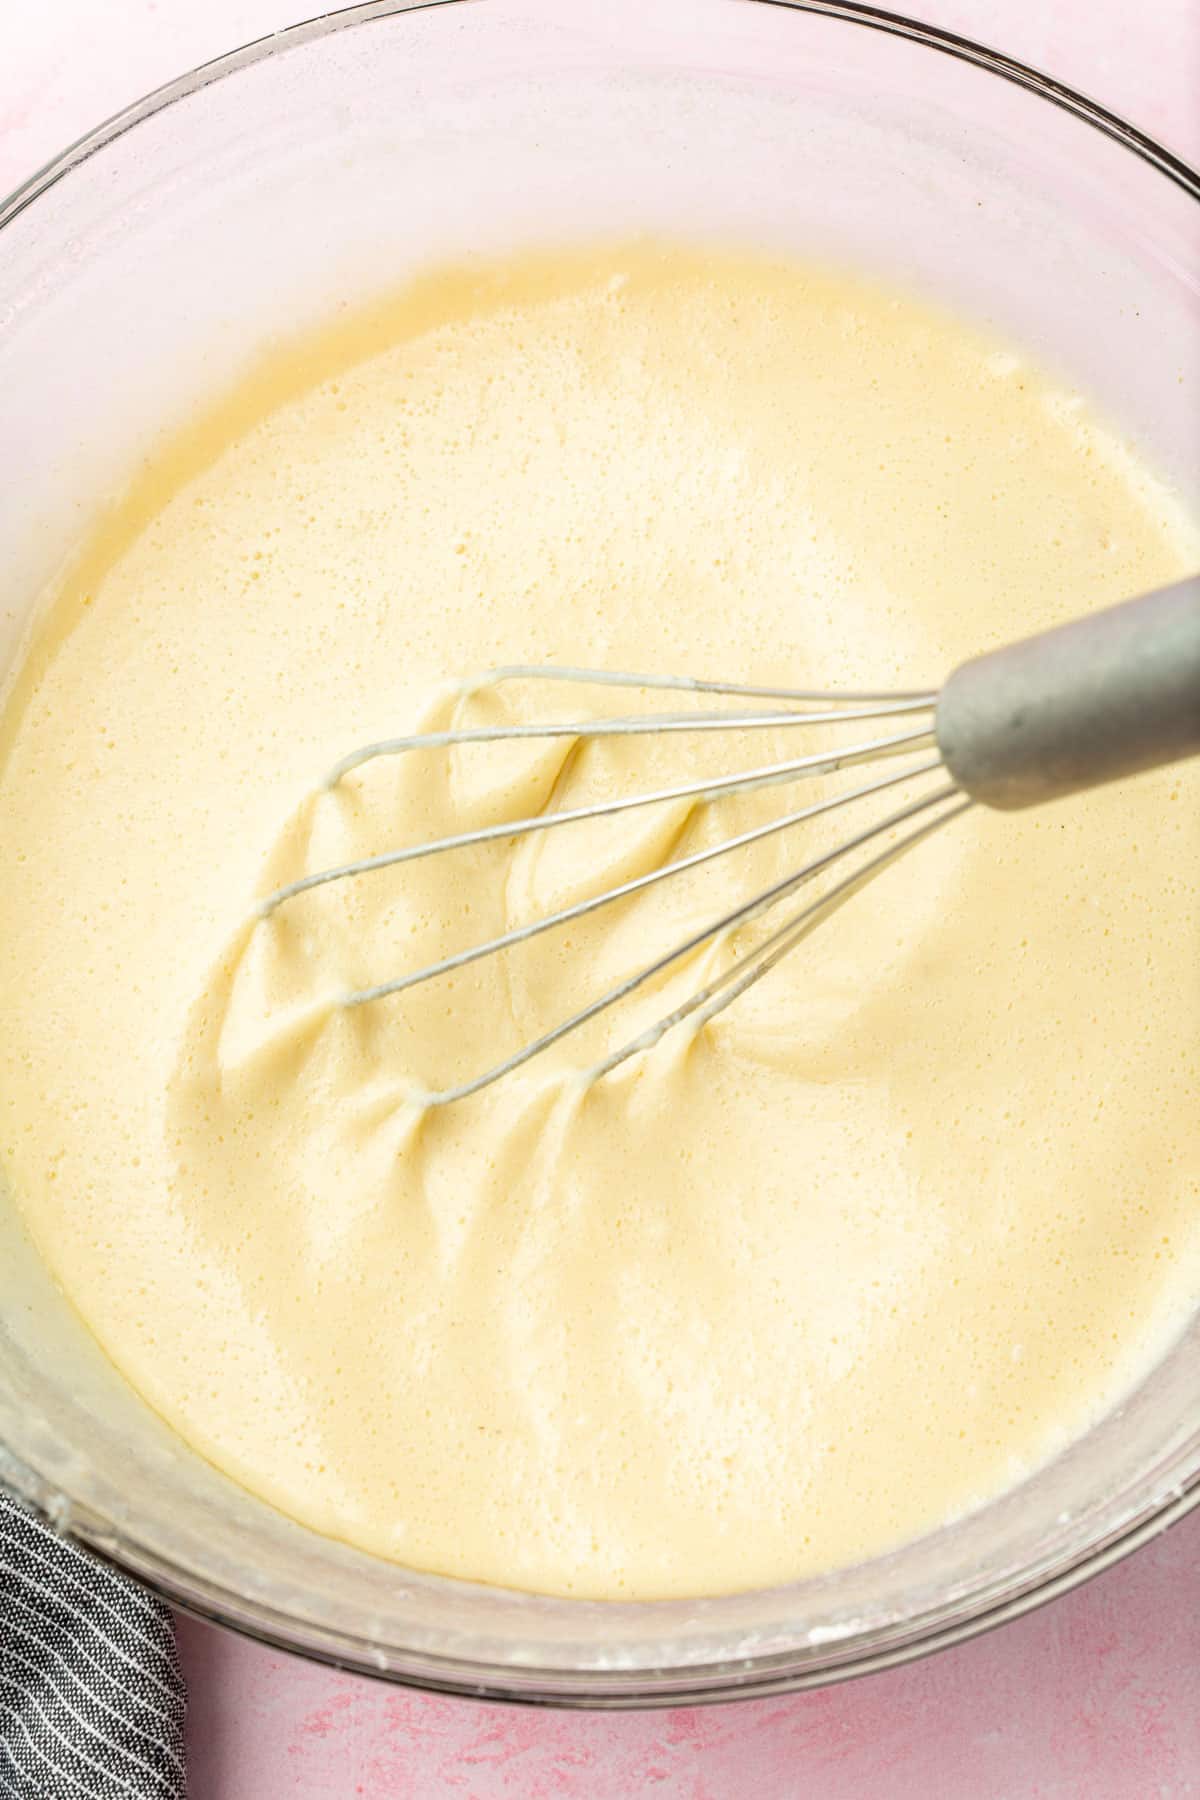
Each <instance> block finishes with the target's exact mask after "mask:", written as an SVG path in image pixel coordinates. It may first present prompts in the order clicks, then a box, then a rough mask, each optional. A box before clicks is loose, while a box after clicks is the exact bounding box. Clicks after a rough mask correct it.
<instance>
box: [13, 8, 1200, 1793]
mask: <svg viewBox="0 0 1200 1800" xmlns="http://www.w3.org/2000/svg"><path fill="white" fill-rule="evenodd" d="M562 3H563V4H564V5H570V4H571V0H562ZM896 3H897V4H900V3H901V0H896ZM913 5H914V7H916V8H917V9H918V10H922V11H923V14H924V16H926V17H928V18H931V19H933V20H934V21H936V22H937V23H938V24H941V25H945V26H948V27H950V28H951V29H954V30H958V31H962V32H965V33H966V34H968V35H970V36H975V37H978V38H980V39H982V40H983V41H984V42H986V43H992V44H996V45H998V46H1000V47H1001V48H1003V49H1005V50H1007V51H1009V52H1010V53H1011V54H1013V55H1015V56H1018V57H1022V58H1024V59H1025V60H1026V61H1029V62H1032V63H1034V64H1035V65H1038V66H1040V67H1042V68H1048V69H1052V70H1053V71H1054V73H1055V74H1057V75H1059V76H1061V77H1062V78H1063V79H1065V80H1066V81H1069V82H1072V83H1074V84H1075V85H1076V86H1078V87H1080V88H1082V89H1083V90H1084V91H1085V92H1089V93H1092V94H1094V95H1095V96H1097V97H1098V98H1099V99H1102V100H1103V101H1105V102H1106V103H1107V104H1108V105H1110V106H1112V107H1114V108H1115V109H1116V110H1117V111H1118V112H1122V113H1124V114H1125V115H1126V116H1127V117H1129V118H1131V119H1133V120H1135V121H1137V122H1138V123H1139V124H1141V125H1143V126H1145V127H1146V128H1147V129H1148V130H1150V131H1151V132H1153V133H1155V134H1156V135H1158V136H1159V137H1162V138H1165V139H1166V141H1167V142H1168V143H1170V144H1172V145H1173V147H1174V148H1176V149H1177V150H1179V151H1181V152H1182V153H1183V154H1184V155H1186V156H1188V157H1190V158H1191V160H1192V161H1194V162H1196V161H1200V5H1198V4H1197V0H1143V3H1142V4H1141V5H1139V6H1137V7H1133V8H1130V7H1128V6H1127V5H1126V4H1125V3H1124V0H1090V3H1089V0H913ZM306 10H308V8H306V6H305V0H200V3H199V4H188V3H187V0H56V4H54V5H53V6H49V5H29V4H26V0H0V192H3V191H6V190H7V189H8V188H9V187H11V186H13V185H15V183H16V182H17V181H18V180H20V179H21V178H22V177H23V176H24V175H26V174H28V173H29V172H30V171H31V170H32V169H34V168H35V167H36V166H37V165H38V164H39V163H41V162H43V161H45V160H46V158H48V157H49V156H50V155H52V154H53V153H54V152H55V151H56V150H58V149H59V148H61V146H62V145H63V144H65V143H66V142H68V141H69V140H70V139H71V138H73V137H75V136H77V135H78V134H79V133H80V132H81V131H83V130H85V129H87V128H88V127H89V126H90V125H92V124H94V123H95V122H96V121H97V120H99V119H100V118H102V117H104V116H105V115H106V114H108V113H111V112H113V111H115V110H116V109H117V108H118V107H119V106H121V105H122V104H124V102H125V101H127V100H129V99H132V98H133V97H135V96H136V95H138V94H140V93H143V92H145V91H146V89H148V88H150V87H153V86H155V85H156V84H157V83H158V82H160V81H163V80H165V79H167V78H168V77H169V76H172V75H175V74H177V73H179V72H180V71H181V70H183V69H185V68H188V67H190V66H192V65H193V64H195V63H197V62H200V61H202V60H204V59H205V58H207V57H209V56H213V55H216V54H218V53H219V52H220V51H222V50H225V49H228V48H230V47H231V46H232V45H234V44H236V43H241V42H244V41H246V40H247V39H250V38H254V37H258V36H261V35H262V34H263V33H264V32H267V31H271V30H274V29H276V28H277V27H279V26H281V25H285V24H289V23H291V21H292V20H293V19H294V18H296V17H301V16H304V13H305V11H306ZM311 10H316V6H315V5H313V6H312V8H311ZM179 1641H180V1648H181V1651H182V1655H183V1662H184V1668H185V1670H186V1672H187V1677H188V1683H189V1689H190V1708H189V1719H188V1741H189V1770H190V1794H191V1800H284V1797H285V1796H287V1797H288V1800H358V1797H360V1796H361V1797H362V1800H401V1797H403V1800H434V1797H436V1796H441V1795H445V1796H464V1797H466V1800H626V1797H627V1796H640V1795H654V1796H661V1797H662V1800H735V1797H736V1800H743V1797H744V1800H1182V1797H1183V1796H1187V1795H1193V1794H1195V1795H1200V1517H1193V1518H1191V1519H1189V1520H1186V1521H1185V1522H1184V1523H1183V1524H1182V1525H1180V1526H1179V1527H1177V1528H1176V1530H1174V1531H1173V1532H1171V1533H1169V1534H1168V1535H1167V1536H1165V1537H1163V1538H1160V1539H1159V1540H1158V1541H1157V1542H1155V1543H1154V1544H1153V1545H1151V1546H1150V1547H1149V1548H1147V1549H1146V1550H1144V1551H1142V1552H1141V1553H1140V1554H1138V1555H1136V1556H1135V1557H1133V1558H1132V1559H1130V1560H1129V1561H1128V1562H1126V1563H1124V1564H1122V1565H1121V1566H1120V1567H1118V1568H1116V1569H1114V1570H1111V1571H1110V1572H1109V1573H1108V1574H1106V1575H1103V1576H1101V1577H1100V1578H1099V1579H1097V1580H1096V1581H1093V1582H1090V1583H1088V1584H1087V1585H1086V1586H1085V1587H1083V1588H1082V1589H1080V1590H1079V1591H1078V1592H1076V1593H1074V1594H1072V1595H1070V1596H1068V1597H1067V1598H1066V1599H1063V1600H1061V1601H1059V1602H1057V1603H1056V1604H1054V1605H1052V1606H1050V1607H1047V1608H1045V1609H1044V1610H1043V1611H1041V1612H1038V1613H1035V1614H1034V1615H1032V1616H1031V1617H1029V1618H1026V1619H1023V1620H1021V1621H1019V1622H1018V1623H1016V1624H1014V1625H1010V1626H1007V1627H1006V1628H1004V1629H1003V1630H1001V1631H999V1632H995V1633H993V1634H992V1635H990V1636H988V1637H986V1638H981V1639H978V1640H977V1641H975V1642H974V1643H971V1644H966V1645H964V1646H962V1647H961V1648H959V1649H957V1650H952V1651H948V1652H946V1653H945V1654H943V1655H941V1656H937V1657H933V1658H931V1659H929V1660H928V1661H925V1662H921V1663H917V1664H914V1665H912V1666H910V1667H908V1668H906V1669H900V1670H895V1671H892V1672H891V1673H889V1674H886V1675H878V1676H873V1677H871V1678H869V1679H867V1680H863V1681H856V1682H851V1683H849V1684H848V1685H846V1686H843V1687H839V1688H831V1689H826V1690H824V1691H822V1692H819V1693H815V1694H805V1695H795V1696H792V1697H790V1698H787V1699H783V1700H772V1701H756V1702H753V1703H749V1704H745V1705H740V1706H737V1705H734V1706H731V1705H726V1706H720V1707H713V1708H709V1709H705V1710H686V1709H681V1710H677V1711H672V1712H664V1713H645V1714H620V1715H612V1716H601V1715H584V1714H551V1713H542V1712H534V1711H526V1710H518V1709H510V1708H505V1707H497V1706H480V1705H476V1704H472V1703H469V1702H466V1701H459V1700H450V1699H442V1698H436V1697H432V1696H428V1695H422V1694H411V1693H406V1692H404V1691H402V1690H399V1689H389V1688H385V1687H383V1686H380V1685H377V1684H375V1683H372V1682H368V1681H364V1680H361V1679H359V1678H357V1677H354V1676H348V1675H339V1674H335V1673H332V1672H330V1671H328V1670H325V1669H321V1668H317V1667H315V1666H312V1665H308V1664H305V1663H303V1662H301V1661H299V1660H297V1659H295V1658H292V1657H287V1656H281V1655H276V1654H274V1653H272V1652H271V1651H268V1650H264V1649H262V1648H260V1647H259V1646H257V1645H253V1644H249V1643H245V1642H243V1641H241V1640H239V1639H238V1638H235V1637H233V1636H232V1635H231V1634H229V1633H226V1632H222V1631H217V1630H214V1629H213V1628H212V1627H210V1626H206V1625H200V1624H197V1623H196V1622H194V1621H192V1620H187V1619H181V1620H180V1626H179Z"/></svg>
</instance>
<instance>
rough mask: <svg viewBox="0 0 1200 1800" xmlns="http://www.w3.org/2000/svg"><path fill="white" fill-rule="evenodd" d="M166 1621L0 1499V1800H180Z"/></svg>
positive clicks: (179, 1686)
mask: <svg viewBox="0 0 1200 1800" xmlns="http://www.w3.org/2000/svg"><path fill="white" fill-rule="evenodd" d="M183 1706H184V1689H183V1676H182V1674H181V1673H180V1669H179V1659H178V1657H177V1655H176V1653H175V1634H174V1631H173V1630H172V1626H171V1615H170V1613H169V1612H168V1611H167V1609H166V1607H165V1606H163V1605H161V1604H160V1603H159V1602H158V1601H157V1600H155V1599H154V1598H153V1597H152V1596H151V1595H149V1594H147V1593H146V1592H144V1590H143V1589H141V1588H139V1587H138V1586H137V1585H136V1584H135V1583H134V1582H132V1581H128V1580H127V1579H126V1578H125V1577H124V1576H123V1575H118V1574H116V1573H115V1572H114V1571H113V1570H111V1569H109V1568H106V1567H105V1565H104V1564H103V1563H100V1562H97V1561H95V1559H94V1558H92V1557H90V1556H87V1555H85V1554H84V1552H83V1551H81V1550H77V1549H76V1548H75V1546H74V1545H73V1544H69V1543H67V1542H66V1541H65V1540H64V1539H62V1538H59V1537H56V1536H55V1535H54V1533H53V1532H52V1531H50V1530H49V1529H48V1528H47V1527H46V1526H44V1525H43V1524H42V1523H41V1521H40V1520H38V1519H37V1518H35V1517H34V1515H33V1514H32V1513H31V1512H28V1511H27V1510H26V1509H25V1508H24V1507H22V1506H18V1505H17V1504H16V1503H15V1502H14V1501H12V1500H9V1499H8V1498H7V1497H6V1496H5V1495H3V1494H0V1800H182V1797H183V1794H184V1787H185V1777H184V1764H183Z"/></svg>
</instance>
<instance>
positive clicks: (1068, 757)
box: [937, 576, 1200, 811]
mask: <svg viewBox="0 0 1200 1800" xmlns="http://www.w3.org/2000/svg"><path fill="white" fill-rule="evenodd" d="M937 740H938V745H939V747H940V749H941V753H942V758H943V760H944V762H945V764H946V766H947V768H948V769H949V771H950V773H951V774H952V775H953V777H954V779H955V780H956V781H957V783H958V785H959V787H961V788H962V789H963V790H964V792H965V793H968V794H970V795H971V796H972V798H973V799H975V800H980V801H982V802H983V804H984V805H985V806H995V807H1000V808H1002V809H1004V810H1005V811H1010V810H1015V809H1016V808H1018V807H1022V806H1037V805H1039V804H1040V803H1041V802H1042V801H1043V800H1056V799H1058V798H1059V796H1060V795H1064V794H1074V793H1078V792H1079V791H1080V790H1081V789H1083V788H1090V787H1098V786H1099V785H1100V784H1101V783H1102V782H1105V781H1115V780H1117V779H1118V778H1119V777H1121V776H1124V775H1136V774H1137V773H1138V771H1139V770H1142V769H1151V768H1156V767H1158V766H1159V765H1160V764H1163V763H1170V762H1179V761H1181V760H1182V759H1183V758H1184V757H1186V756H1195V755H1197V754H1200V576H1193V577H1191V578H1190V579H1189V580H1187V581H1180V582H1177V583H1176V584H1175V586H1173V587H1167V588H1159V589H1158V590H1157V591H1156V592H1155V593H1152V594H1145V595H1143V596H1142V597H1141V598H1140V599H1137V600H1126V601H1124V602H1123V603H1122V604H1121V605H1120V606H1112V607H1109V608H1107V609H1106V610H1105V611H1103V612H1098V613H1093V614H1092V615H1091V616H1090V617H1088V618H1083V619H1076V620H1074V621H1072V623H1071V624H1069V625H1061V626H1059V627H1058V628H1057V629H1056V630H1053V631H1046V632H1042V633H1041V634H1040V635H1039V636H1037V637H1032V638H1025V639H1024V640H1023V641H1022V642H1021V643H1018V644H1010V645H1007V646H1006V647H1005V648H1004V649H1003V650H993V651H991V652H989V653H988V654H987V655H985V656H977V657H974V658H972V660H971V661H970V662H966V663H963V664H962V666H961V668H958V669H956V670H955V671H954V673H953V675H951V676H950V678H949V680H948V681H947V682H946V684H945V686H944V687H943V688H942V691H941V694H940V696H939V699H938V706H937Z"/></svg>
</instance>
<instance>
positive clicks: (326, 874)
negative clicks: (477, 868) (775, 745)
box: [259, 721, 934, 918]
mask: <svg viewBox="0 0 1200 1800" xmlns="http://www.w3.org/2000/svg"><path fill="white" fill-rule="evenodd" d="M823 722H827V721H823ZM933 741H934V740H933V731H932V729H931V728H930V727H923V728H922V729H920V730H918V731H909V732H900V733H898V734H896V735H895V736H893V737H884V738H876V739H874V740H873V741H871V742H869V743H862V744H851V745H847V746H845V747H844V748H842V749H838V750H832V751H820V752H817V753H815V754H813V755H811V756H799V757H793V758H791V759H790V760H788V761H786V762H778V763H768V764H766V765H765V766H764V767H762V768H759V769H750V770H744V771H742V773H740V774H738V775H725V776H721V777H719V778H718V779H717V780H715V781H714V780H713V779H712V778H711V777H706V778H704V779H701V780H697V781H688V782H681V783H679V784H678V785H677V786H675V787H669V788H658V789H656V790H655V791H653V792H651V793H645V794H633V795H629V796H626V797H624V798H622V799H619V800H599V801H596V802H595V803H593V804H592V805H590V806H576V807H569V808H566V809H565V810H563V811H561V812H549V813H533V814H531V815H530V816H529V817H528V818H523V819H504V820H501V821H500V822H499V823H498V824H495V825H482V826H479V827H477V828H476V829H475V830H473V831H460V832H454V833H452V834H451V835H450V836H448V837H441V838H430V839H428V840H427V841H426V842H425V843H421V844H407V845H405V846H403V847H402V848H400V849H397V850H385V851H383V852H381V853H380V854H379V855H378V856H365V857H362V858H360V859H359V860H357V861H355V862H347V863H340V864H338V865H337V866H336V867H335V868H330V869H321V870H319V871H318V872H317V873H316V874H313V875H302V876H300V877H299V879H298V880H296V881H290V882H288V883H287V884H286V885H285V886H284V887H280V888H276V890H275V892H274V893H272V894H268V895H267V897H266V899H265V900H263V901H262V902H261V903H260V905H259V916H260V917H262V918H269V917H270V915H271V914H272V913H273V912H275V910H276V909H277V908H278V907H280V906H282V905H284V904H285V902H286V901H288V900H294V899H295V898H296V896H297V895H299V894H304V893H308V892H309V891H310V889H312V888H317V887H323V886H324V885H325V884H326V883H327V882H330V881H344V880H346V879H347V878H348V877H350V876H355V875H369V874H371V873H373V872H374V871H375V870H377V869H391V868H396V867H398V866H399V865H400V864H402V863H408V862H415V861H417V860H418V859H419V858H421V857H426V856H434V855H438V854H441V853H442V852H444V851H448V850H465V849H470V848H473V847H475V846H477V845H480V844H490V843H495V842H497V841H498V840H502V839H509V838H518V837H524V836H526V835H527V834H528V833H529V832H531V831H549V830H550V829H552V828H553V827H555V826H560V825H574V824H577V823H579V822H580V821H582V820H585V819H605V818H612V817H613V816H615V815H616V814H618V813H623V812H633V811H635V810H636V809H638V808H640V807H646V806H661V805H666V804H668V803H670V802H671V801H680V800H691V801H697V802H703V801H709V800H715V799H717V798H719V797H720V796H722V795H725V796H729V795H734V794H747V793H752V792H753V791H754V790H755V789H757V788H763V787H773V786H779V785H781V784H783V783H785V782H790V781H798V780H802V779H804V778H805V777H809V776H817V775H832V774H833V773H835V772H836V771H837V770H838V769H847V768H851V767H853V766H854V764H856V763H861V762H872V761H874V760H875V758H876V757H883V756H898V755H903V754H904V753H905V752H906V751H916V750H920V749H925V748H927V747H928V746H930V745H931V744H932V743H933ZM426 743H427V740H424V739H420V738H418V739H416V740H414V741H413V747H421V746H422V745H425V744H426Z"/></svg>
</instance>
